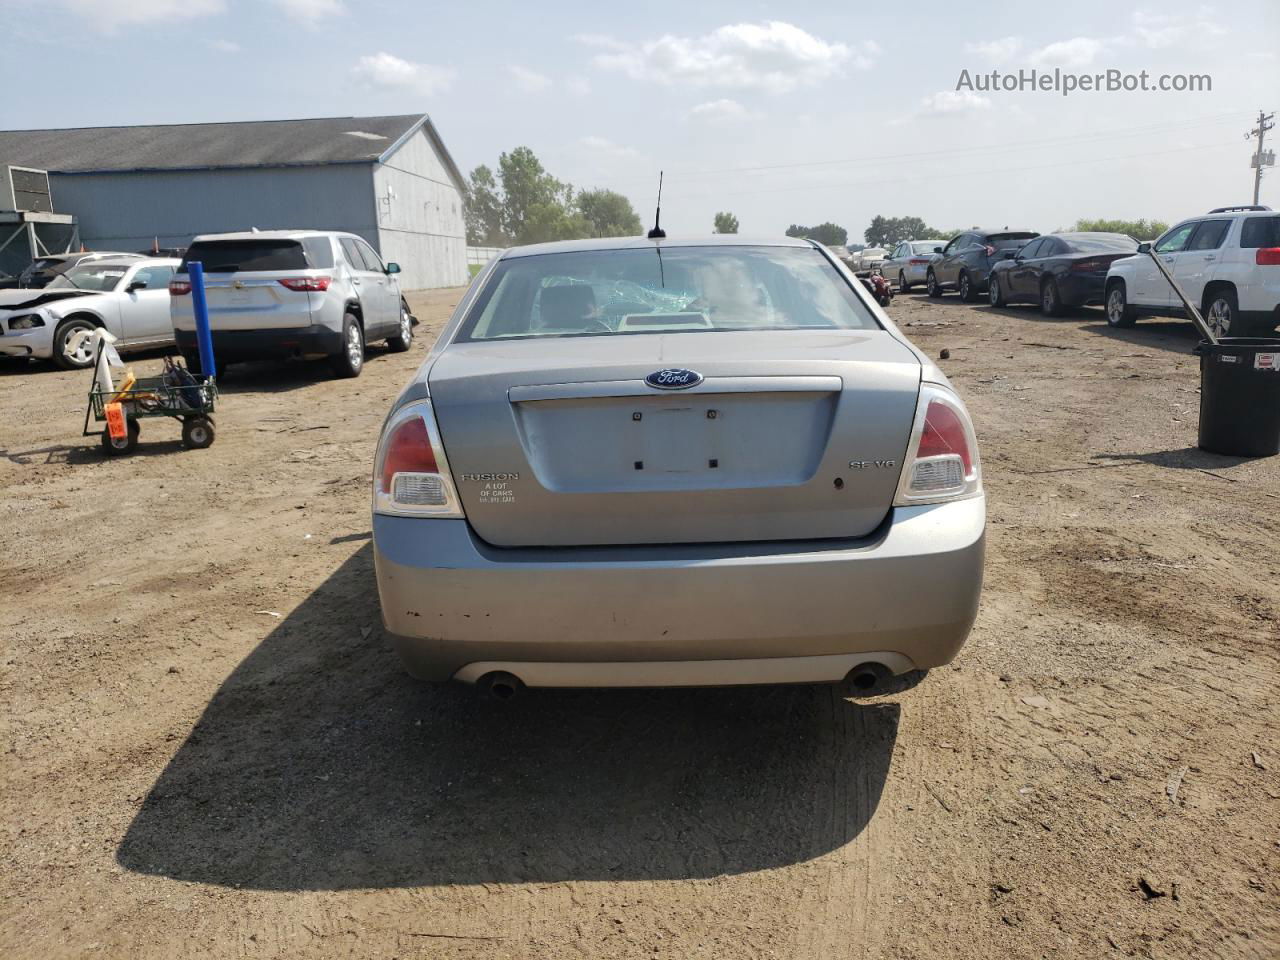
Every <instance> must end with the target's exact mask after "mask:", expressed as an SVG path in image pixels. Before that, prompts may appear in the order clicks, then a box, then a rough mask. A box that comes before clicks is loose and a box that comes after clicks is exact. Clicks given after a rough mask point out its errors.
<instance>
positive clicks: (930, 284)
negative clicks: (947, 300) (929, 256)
mask: <svg viewBox="0 0 1280 960" xmlns="http://www.w3.org/2000/svg"><path fill="white" fill-rule="evenodd" d="M924 289H925V292H926V293H927V294H929V296H931V297H940V296H942V284H940V283H938V276H937V274H935V273H934V272H933V271H932V270H930V271H929V273H928V274H927V275H926V276H925V278H924Z"/></svg>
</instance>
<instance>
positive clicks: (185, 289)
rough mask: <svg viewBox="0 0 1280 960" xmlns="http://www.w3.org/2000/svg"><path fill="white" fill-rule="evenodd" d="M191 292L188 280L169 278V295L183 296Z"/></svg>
mask: <svg viewBox="0 0 1280 960" xmlns="http://www.w3.org/2000/svg"><path fill="white" fill-rule="evenodd" d="M190 292H191V283H190V281H188V280H170V281H169V296H171V297H185V296H186V295H187V294H189V293H190Z"/></svg>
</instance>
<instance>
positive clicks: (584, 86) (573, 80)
mask: <svg viewBox="0 0 1280 960" xmlns="http://www.w3.org/2000/svg"><path fill="white" fill-rule="evenodd" d="M564 88H565V89H566V90H568V91H569V92H570V93H571V94H573V95H574V96H575V97H585V96H586V95H587V94H589V93H590V92H591V83H590V81H588V80H587V78H586V77H570V78H569V79H568V80H566V81H565V82H564Z"/></svg>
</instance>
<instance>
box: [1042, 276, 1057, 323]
mask: <svg viewBox="0 0 1280 960" xmlns="http://www.w3.org/2000/svg"><path fill="white" fill-rule="evenodd" d="M1040 312H1041V313H1043V314H1044V315H1045V316H1046V317H1060V316H1062V297H1061V296H1060V295H1059V294H1058V282H1057V281H1056V280H1054V279H1053V278H1052V277H1051V278H1049V279H1048V280H1046V281H1045V282H1044V283H1042V284H1041V285H1040Z"/></svg>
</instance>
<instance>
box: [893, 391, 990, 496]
mask: <svg viewBox="0 0 1280 960" xmlns="http://www.w3.org/2000/svg"><path fill="white" fill-rule="evenodd" d="M981 492H982V467H981V464H980V463H979V460H978V441H977V438H976V437H975V436H974V433H973V422H972V421H971V420H970V419H969V414H968V412H967V411H966V410H965V408H964V404H962V403H961V402H960V398H959V397H957V396H956V395H955V394H954V393H952V392H951V391H950V390H948V389H946V388H945V387H942V386H939V385H937V384H932V383H926V384H923V385H922V386H921V388H920V399H919V401H918V402H917V405H916V418H915V423H914V425H913V427H912V431H911V440H910V443H909V444H908V446H907V458H906V460H905V461H903V464H902V477H901V479H900V480H899V481H898V495H897V497H896V498H895V500H894V503H895V504H896V505H897V506H900V507H905V506H910V505H912V504H919V503H937V502H939V501H943V500H957V499H960V498H962V497H971V496H974V495H976V494H978V493H981Z"/></svg>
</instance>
